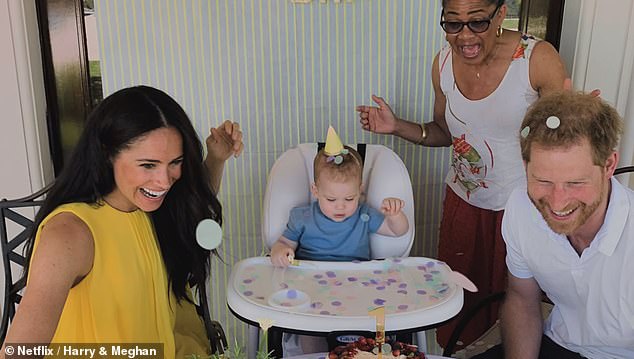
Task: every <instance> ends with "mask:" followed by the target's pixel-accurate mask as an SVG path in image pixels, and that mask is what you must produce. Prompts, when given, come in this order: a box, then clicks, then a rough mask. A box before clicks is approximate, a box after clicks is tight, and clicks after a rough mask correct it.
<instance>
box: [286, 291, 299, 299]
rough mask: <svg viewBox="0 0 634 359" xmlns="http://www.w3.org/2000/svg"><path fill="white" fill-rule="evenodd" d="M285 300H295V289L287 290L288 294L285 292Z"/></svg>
mask: <svg viewBox="0 0 634 359" xmlns="http://www.w3.org/2000/svg"><path fill="white" fill-rule="evenodd" d="M286 298H288V299H295V298H297V291H296V290H295V289H291V290H289V291H288V292H286Z"/></svg>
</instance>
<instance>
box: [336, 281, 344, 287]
mask: <svg viewBox="0 0 634 359" xmlns="http://www.w3.org/2000/svg"><path fill="white" fill-rule="evenodd" d="M341 285H343V283H341V282H340V281H338V280H337V281H335V287H340V286H341Z"/></svg>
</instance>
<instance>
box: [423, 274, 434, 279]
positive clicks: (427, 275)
mask: <svg viewBox="0 0 634 359" xmlns="http://www.w3.org/2000/svg"><path fill="white" fill-rule="evenodd" d="M424 277H425V278H427V279H429V278H432V277H433V275H431V274H425V275H424Z"/></svg>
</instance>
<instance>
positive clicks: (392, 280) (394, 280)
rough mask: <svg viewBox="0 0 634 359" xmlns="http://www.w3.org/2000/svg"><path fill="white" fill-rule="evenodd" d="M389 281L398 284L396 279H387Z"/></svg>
mask: <svg viewBox="0 0 634 359" xmlns="http://www.w3.org/2000/svg"><path fill="white" fill-rule="evenodd" d="M387 281H388V282H389V283H396V282H397V280H396V279H394V278H388V279H387Z"/></svg>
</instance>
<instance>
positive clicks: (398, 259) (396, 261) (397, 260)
mask: <svg viewBox="0 0 634 359" xmlns="http://www.w3.org/2000/svg"><path fill="white" fill-rule="evenodd" d="M392 261H394V263H401V259H400V258H393V259H392Z"/></svg>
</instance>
